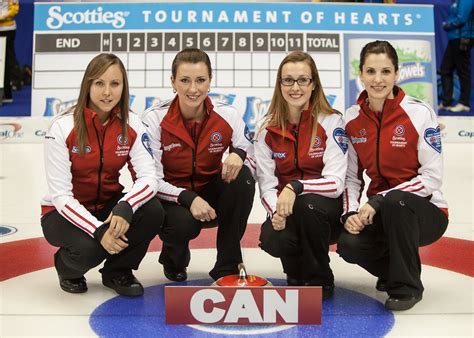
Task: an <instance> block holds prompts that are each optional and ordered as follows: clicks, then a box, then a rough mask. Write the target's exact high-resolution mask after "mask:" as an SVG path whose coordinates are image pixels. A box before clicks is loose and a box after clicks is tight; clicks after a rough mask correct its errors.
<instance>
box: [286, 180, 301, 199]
mask: <svg viewBox="0 0 474 338" xmlns="http://www.w3.org/2000/svg"><path fill="white" fill-rule="evenodd" d="M288 183H289V184H290V185H291V187H292V188H293V190H294V191H295V194H296V196H298V195H299V194H301V193H302V192H303V188H304V186H303V183H301V182H300V181H298V180H291V181H290V182H288Z"/></svg>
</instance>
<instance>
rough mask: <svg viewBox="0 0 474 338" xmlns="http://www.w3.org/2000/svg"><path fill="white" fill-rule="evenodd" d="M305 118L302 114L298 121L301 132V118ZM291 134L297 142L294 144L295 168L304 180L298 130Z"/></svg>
mask: <svg viewBox="0 0 474 338" xmlns="http://www.w3.org/2000/svg"><path fill="white" fill-rule="evenodd" d="M302 116H303V113H301V114H300V120H299V121H298V130H300V124H301V117H302ZM291 133H292V134H293V136H294V137H295V140H296V142H295V143H294V147H295V160H294V164H295V167H296V169H297V170H298V171H299V172H300V177H301V179H303V177H304V173H303V171H302V170H301V169H300V167H299V163H298V132H297V131H296V130H294V129H293V130H292V131H291Z"/></svg>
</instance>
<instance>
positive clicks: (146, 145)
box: [142, 133, 153, 157]
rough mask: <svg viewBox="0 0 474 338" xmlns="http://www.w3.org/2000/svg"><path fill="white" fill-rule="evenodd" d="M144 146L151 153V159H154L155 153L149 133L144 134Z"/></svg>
mask: <svg viewBox="0 0 474 338" xmlns="http://www.w3.org/2000/svg"><path fill="white" fill-rule="evenodd" d="M142 144H143V146H144V147H145V149H146V150H147V151H148V152H149V153H150V155H151V157H153V151H152V150H151V144H150V137H149V136H148V134H147V133H143V134H142Z"/></svg>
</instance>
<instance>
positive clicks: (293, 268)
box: [260, 194, 342, 285]
mask: <svg viewBox="0 0 474 338" xmlns="http://www.w3.org/2000/svg"><path fill="white" fill-rule="evenodd" d="M341 213H342V200H341V198H338V199H333V198H327V197H324V196H321V195H317V194H304V195H299V196H298V197H297V198H296V200H295V204H294V207H293V214H292V215H290V216H289V217H288V218H287V219H286V228H285V229H284V230H282V231H276V230H274V229H273V227H272V222H271V219H270V218H267V220H266V221H265V223H263V225H262V231H261V233H260V247H261V248H262V249H263V250H265V251H266V252H268V253H269V254H270V255H272V256H274V257H279V258H280V259H281V262H282V265H283V271H284V272H285V273H286V274H287V275H288V276H290V277H292V278H295V279H299V280H303V281H306V282H310V283H311V284H312V285H332V284H333V283H334V275H333V273H332V270H331V268H330V266H329V262H330V259H329V255H328V253H329V245H330V244H331V243H335V242H336V241H337V238H338V237H339V234H340V233H341V230H342V225H341V223H340V220H339V219H340V217H341Z"/></svg>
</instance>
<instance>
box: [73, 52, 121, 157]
mask: <svg viewBox="0 0 474 338" xmlns="http://www.w3.org/2000/svg"><path fill="white" fill-rule="evenodd" d="M112 65H117V66H119V68H120V71H121V72H122V76H123V89H122V96H121V97H120V101H119V103H118V104H117V107H118V108H119V109H120V112H119V114H120V118H121V125H122V136H123V137H127V129H128V112H129V110H130V94H129V91H128V89H129V87H128V79H127V72H126V71H125V67H124V65H123V63H122V61H121V60H120V59H119V58H118V57H117V56H116V55H115V54H108V53H103V54H99V55H97V56H96V57H94V58H93V59H92V60H91V62H89V64H88V65H87V68H86V71H85V72H84V77H83V78H82V83H81V90H80V92H79V98H78V99H77V104H76V105H75V106H74V107H73V108H72V109H73V110H74V130H75V131H76V135H77V146H78V148H79V153H80V154H84V152H85V146H86V144H87V138H88V135H87V125H86V119H85V117H84V109H85V108H86V107H87V106H88V104H89V98H90V91H91V86H92V82H93V81H94V80H96V79H98V78H99V77H100V76H101V75H102V74H104V73H105V72H106V71H107V69H109V67H110V66H112Z"/></svg>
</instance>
